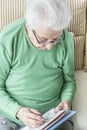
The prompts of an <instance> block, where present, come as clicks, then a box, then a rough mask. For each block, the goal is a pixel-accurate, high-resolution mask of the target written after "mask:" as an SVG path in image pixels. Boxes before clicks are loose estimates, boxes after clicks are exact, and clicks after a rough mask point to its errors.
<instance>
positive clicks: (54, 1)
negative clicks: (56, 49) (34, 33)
mask: <svg viewBox="0 0 87 130" xmlns="http://www.w3.org/2000/svg"><path fill="white" fill-rule="evenodd" d="M25 18H26V21H27V22H28V23H29V25H30V28H32V29H35V28H36V27H38V26H43V27H48V28H51V29H53V30H55V31H59V30H63V29H65V28H67V27H68V26H69V24H70V21H71V12H70V9H69V7H68V5H67V4H66V3H65V1H64V0H26V12H25Z"/></svg>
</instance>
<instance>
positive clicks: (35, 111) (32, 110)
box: [29, 108, 41, 115]
mask: <svg viewBox="0 0 87 130" xmlns="http://www.w3.org/2000/svg"><path fill="white" fill-rule="evenodd" d="M29 110H30V111H31V112H32V113H35V114H39V115H41V113H40V112H38V111H37V110H35V109H32V108H29Z"/></svg>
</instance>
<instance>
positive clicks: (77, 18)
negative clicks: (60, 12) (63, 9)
mask: <svg viewBox="0 0 87 130" xmlns="http://www.w3.org/2000/svg"><path fill="white" fill-rule="evenodd" d="M66 2H67V3H68V5H69V7H70V9H71V13H72V21H71V25H70V27H69V30H70V31H71V32H74V34H75V35H77V36H78V35H85V33H86V3H87V0H66Z"/></svg>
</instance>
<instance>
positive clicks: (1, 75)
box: [0, 0, 76, 130]
mask: <svg viewBox="0 0 87 130" xmlns="http://www.w3.org/2000/svg"><path fill="white" fill-rule="evenodd" d="M70 20H71V14H70V10H69V8H68V6H67V5H66V3H65V2H64V1H63V0H27V4H26V14H25V18H21V19H18V20H15V21H14V22H12V23H11V24H9V25H8V26H7V27H6V28H5V29H4V30H3V31H2V33H1V34H0V130H17V129H19V128H20V127H21V126H23V125H27V126H29V127H30V128H37V127H39V126H40V125H42V124H43V122H44V119H43V117H42V114H43V113H45V112H46V111H48V110H49V109H51V108H53V107H55V112H57V111H59V110H61V109H65V110H68V109H71V103H72V101H73V98H74V95H75V91H76V82H75V78H74V44H73V40H72V37H71V35H70V33H69V32H68V31H67V29H66V28H67V27H68V25H69V24H70ZM72 129H73V125H72V122H71V121H70V120H68V121H66V122H65V123H64V124H62V125H61V126H59V127H58V128H57V130H72Z"/></svg>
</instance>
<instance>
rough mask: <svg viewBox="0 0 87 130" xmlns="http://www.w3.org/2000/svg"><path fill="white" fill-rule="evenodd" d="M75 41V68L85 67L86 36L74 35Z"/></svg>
mask: <svg viewBox="0 0 87 130" xmlns="http://www.w3.org/2000/svg"><path fill="white" fill-rule="evenodd" d="M74 41H75V69H76V70H80V69H82V68H83V63H84V62H83V61H84V45H85V36H76V37H74Z"/></svg>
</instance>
